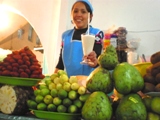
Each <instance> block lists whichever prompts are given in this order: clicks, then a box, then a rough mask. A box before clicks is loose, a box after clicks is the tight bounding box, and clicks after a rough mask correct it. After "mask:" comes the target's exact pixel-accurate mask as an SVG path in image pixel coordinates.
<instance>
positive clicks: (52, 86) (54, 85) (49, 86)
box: [48, 82, 56, 90]
mask: <svg viewBox="0 0 160 120" xmlns="http://www.w3.org/2000/svg"><path fill="white" fill-rule="evenodd" d="M54 88H56V84H55V83H53V82H52V83H50V84H49V85H48V89H50V90H52V89H54Z"/></svg>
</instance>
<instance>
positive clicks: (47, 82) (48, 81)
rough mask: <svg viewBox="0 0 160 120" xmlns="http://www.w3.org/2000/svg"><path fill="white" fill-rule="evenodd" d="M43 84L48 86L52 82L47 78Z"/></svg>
mask: <svg viewBox="0 0 160 120" xmlns="http://www.w3.org/2000/svg"><path fill="white" fill-rule="evenodd" d="M44 82H45V84H46V85H47V86H48V85H49V84H50V83H52V80H51V79H50V78H48V79H46V80H45V81H44Z"/></svg>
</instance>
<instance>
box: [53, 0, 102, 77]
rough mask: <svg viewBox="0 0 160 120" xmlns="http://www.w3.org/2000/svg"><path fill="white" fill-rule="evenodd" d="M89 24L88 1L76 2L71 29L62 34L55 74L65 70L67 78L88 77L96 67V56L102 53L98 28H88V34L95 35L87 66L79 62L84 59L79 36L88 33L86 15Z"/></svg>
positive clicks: (90, 9)
mask: <svg viewBox="0 0 160 120" xmlns="http://www.w3.org/2000/svg"><path fill="white" fill-rule="evenodd" d="M89 13H90V18H89V19H90V22H91V21H92V17H93V7H92V5H91V3H90V2H89V1H88V0H77V1H76V2H75V3H74V4H73V6H72V9H71V20H72V23H73V25H74V28H73V29H70V30H67V31H65V32H64V33H63V34H62V48H61V52H60V57H59V61H58V64H57V66H56V69H55V71H54V72H55V73H56V72H57V71H58V70H65V71H66V72H67V74H68V76H69V77H70V76H76V75H86V76H88V75H89V74H90V73H91V72H92V71H93V70H94V69H95V68H96V67H97V66H98V60H97V58H98V56H99V55H100V54H101V52H102V43H103V37H104V34H103V32H102V31H101V30H100V29H98V28H93V27H92V26H91V25H90V26H89V27H90V28H89V33H91V34H94V35H95V43H94V48H93V51H92V52H91V53H90V54H89V55H88V56H87V59H88V60H89V61H90V62H89V63H88V64H87V65H83V64H81V63H80V62H81V61H82V59H83V58H84V56H83V50H82V42H81V34H82V33H87V32H88V31H87V30H88V14H89Z"/></svg>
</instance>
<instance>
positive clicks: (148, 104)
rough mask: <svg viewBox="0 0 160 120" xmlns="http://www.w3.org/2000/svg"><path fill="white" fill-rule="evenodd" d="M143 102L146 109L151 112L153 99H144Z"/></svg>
mask: <svg viewBox="0 0 160 120" xmlns="http://www.w3.org/2000/svg"><path fill="white" fill-rule="evenodd" d="M142 101H143V103H144V105H145V106H146V108H147V110H148V111H150V110H151V101H152V97H150V96H149V97H148V96H147V97H144V98H143V99H142Z"/></svg>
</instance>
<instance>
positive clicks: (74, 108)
mask: <svg viewBox="0 0 160 120" xmlns="http://www.w3.org/2000/svg"><path fill="white" fill-rule="evenodd" d="M68 112H69V113H77V112H78V108H77V106H75V105H70V106H69V108H68Z"/></svg>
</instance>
